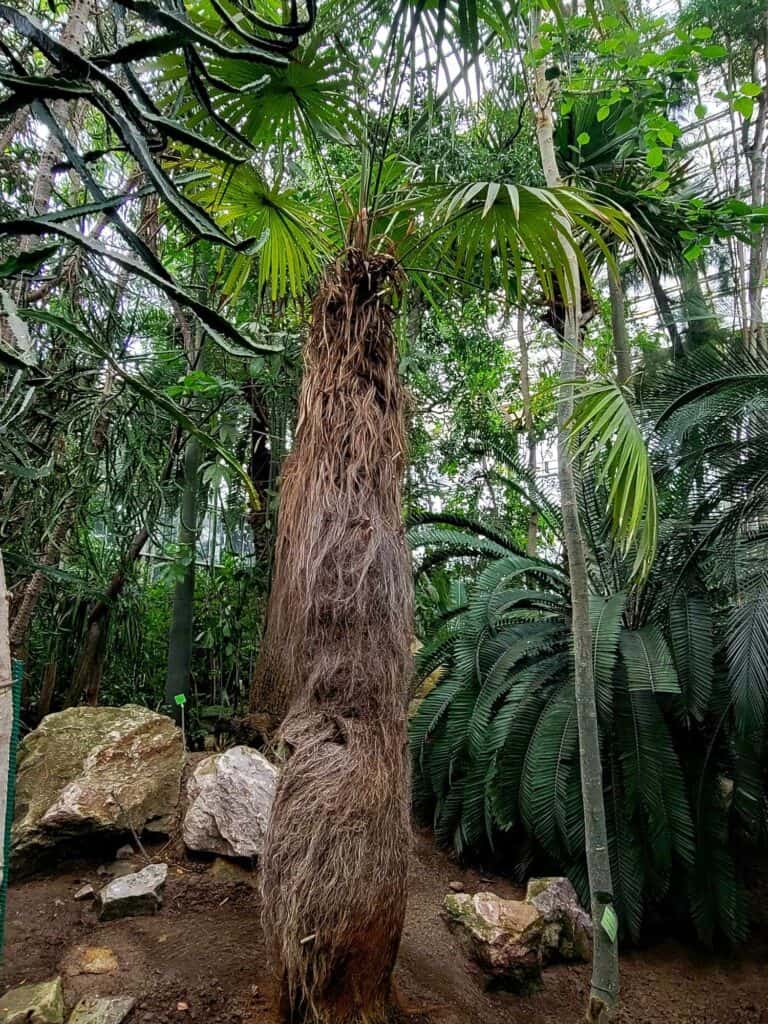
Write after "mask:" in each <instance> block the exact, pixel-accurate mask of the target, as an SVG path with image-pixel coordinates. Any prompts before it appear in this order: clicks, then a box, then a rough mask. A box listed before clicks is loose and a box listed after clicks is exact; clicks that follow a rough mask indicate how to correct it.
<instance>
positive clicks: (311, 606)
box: [262, 246, 413, 1024]
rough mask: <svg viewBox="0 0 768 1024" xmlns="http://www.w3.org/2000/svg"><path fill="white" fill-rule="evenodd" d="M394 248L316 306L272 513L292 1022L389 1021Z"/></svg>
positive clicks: (274, 890) (267, 887)
mask: <svg viewBox="0 0 768 1024" xmlns="http://www.w3.org/2000/svg"><path fill="white" fill-rule="evenodd" d="M397 280H398V269H397V263H396V261H395V260H394V258H392V257H390V256H388V255H386V254H372V253H367V252H366V251H365V250H364V249H363V248H362V246H361V247H360V248H350V249H348V250H346V252H345V253H343V254H342V255H341V256H340V257H339V258H338V260H337V261H336V263H335V264H333V265H332V266H331V267H329V268H328V270H327V271H326V274H325V276H324V279H323V281H322V282H321V285H320V288H319V291H318V294H317V296H316V297H315V300H314V302H313V306H312V322H311V327H310V332H309V337H308V339H307V342H306V345H305V350H304V377H303V381H302V387H301V395H300V405H299V420H298V426H297V432H296V443H295V446H294V449H293V451H292V452H291V454H290V456H289V457H288V459H287V460H286V463H285V468H284V472H283V480H282V495H281V503H280V514H279V519H278V534H277V545H276V553H275V576H274V584H273V587H272V592H271V595H270V609H269V623H270V640H271V642H272V643H274V644H276V645H277V646H278V648H279V650H280V651H282V652H285V653H284V655H283V656H282V657H278V658H276V659H275V660H274V662H273V665H274V666H275V671H276V684H277V695H276V698H275V706H276V707H277V706H278V705H280V704H282V705H283V706H285V707H288V709H289V711H288V715H287V718H286V719H285V721H284V722H283V724H282V727H281V729H280V732H279V742H280V744H281V747H282V749H283V750H284V751H286V753H287V755H288V757H287V761H286V764H285V766H284V768H283V771H282V774H281V776H280V780H279V782H278V787H277V793H276V796H275V801H274V804H273V808H272V817H271V820H270V824H269V829H268V833H267V839H266V845H265V849H264V856H263V874H262V884H263V890H264V895H265V898H264V911H263V915H264V927H265V932H266V935H267V938H268V940H269V943H270V946H271V948H272V951H273V956H274V958H275V961H276V964H277V967H278V969H279V971H280V974H281V976H282V984H283V1003H282V1007H281V1009H282V1014H283V1019H284V1020H285V1021H290V1022H292V1024H296V1022H313V1024H382V1022H383V1021H385V1020H386V1019H387V1017H388V1014H389V1004H390V1001H391V977H392V971H393V968H394V963H395V959H396V956H397V950H398V946H399V942H400V933H401V930H402V925H403V918H404V914H405V901H406V886H407V873H408V851H409V845H410V807H409V804H410V800H409V786H408V753H407V737H406V720H405V709H406V702H407V695H408V680H409V678H410V672H411V654H410V644H411V636H412V630H413V621H412V619H413V607H412V589H411V586H412V585H411V571H410V563H409V558H408V553H407V549H406V544H405V536H404V529H403V524H402V519H401V512H400V500H401V486H402V475H403V469H404V462H405V429H404V415H403V406H404V400H403V394H402V391H401V387H400V382H399V380H398V377H397V352H396V344H395V339H394V333H393V321H394V311H393V308H392V299H393V293H394V292H395V290H396V288H397Z"/></svg>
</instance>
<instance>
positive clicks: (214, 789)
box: [183, 746, 277, 857]
mask: <svg viewBox="0 0 768 1024" xmlns="http://www.w3.org/2000/svg"><path fill="white" fill-rule="evenodd" d="M276 782H277V771H276V769H275V768H274V766H273V765H272V764H271V763H270V762H269V761H268V760H267V759H266V757H264V755H263V754H260V753H259V751H258V750H253V749H252V748H251V747H244V746H239V747H232V748H230V749H229V750H225V751H223V753H221V754H213V755H212V756H211V757H206V758H205V759H204V760H203V761H201V762H200V764H199V765H198V766H197V768H196V769H195V772H194V774H193V775H192V777H191V778H190V780H189V786H188V791H187V797H188V806H187V811H186V814H185V815H184V829H183V832H184V843H185V844H186V846H187V847H188V848H189V849H190V850H196V851H199V852H203V853H217V854H221V855H223V856H225V857H259V856H261V852H262V850H263V849H264V837H265V835H266V831H267V822H268V821H269V813H270V810H271V807H272V801H273V799H274V796H275V786H276Z"/></svg>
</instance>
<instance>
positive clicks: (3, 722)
mask: <svg viewBox="0 0 768 1024" xmlns="http://www.w3.org/2000/svg"><path fill="white" fill-rule="evenodd" d="M14 685H15V684H14V681H13V669H12V664H11V645H10V636H9V629H8V592H7V590H6V586H5V569H4V566H3V555H2V552H0V957H2V952H3V939H4V934H5V898H6V893H7V891H8V853H9V849H10V839H11V823H12V821H13V792H14V780H15V773H16V741H17V738H18V703H17V702H18V691H17V692H16V694H14Z"/></svg>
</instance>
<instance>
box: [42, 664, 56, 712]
mask: <svg viewBox="0 0 768 1024" xmlns="http://www.w3.org/2000/svg"><path fill="white" fill-rule="evenodd" d="M56 671H57V670H56V662H55V661H49V662H48V664H47V665H46V666H45V668H44V669H43V679H42V682H41V684H40V697H39V699H38V702H37V717H38V720H39V721H42V720H43V719H44V718H45V716H46V715H47V714H49V713H50V710H51V703H52V701H53V694H54V691H55V690H56Z"/></svg>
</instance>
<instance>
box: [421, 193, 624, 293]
mask: <svg viewBox="0 0 768 1024" xmlns="http://www.w3.org/2000/svg"><path fill="white" fill-rule="evenodd" d="M411 206H412V210H413V213H414V214H418V215H420V216H423V217H424V218H425V221H426V226H427V231H426V233H425V234H424V236H423V237H422V238H421V239H419V240H418V241H416V242H415V243H414V245H413V247H412V249H411V250H410V252H411V253H417V252H419V251H420V250H422V249H423V248H425V247H426V246H431V247H436V248H437V250H438V251H439V252H441V253H445V254H446V255H447V256H448V257H449V259H450V260H451V262H452V266H453V270H454V272H455V273H456V274H457V275H460V276H464V277H469V272H470V271H471V270H472V269H474V268H475V267H477V266H479V267H480V270H481V275H482V280H483V284H484V287H485V288H490V287H492V286H495V287H498V288H501V289H502V290H504V291H507V293H508V294H510V295H512V293H513V290H514V289H515V288H517V289H519V288H520V287H521V286H522V279H523V268H524V266H525V267H531V266H532V267H533V269H534V271H535V272H536V276H537V277H538V279H539V281H540V282H541V285H542V287H543V288H544V290H545V293H546V294H548V295H550V296H551V295H553V294H554V293H555V289H556V286H557V288H559V291H560V293H562V294H569V293H570V292H571V291H572V289H573V287H574V284H575V282H572V281H568V280H567V279H566V274H567V270H566V269H564V268H567V267H568V266H569V265H570V263H571V260H572V257H574V256H575V257H576V259H577V261H578V264H579V267H580V270H581V273H582V275H583V276H584V278H585V279H586V280H588V279H589V268H588V266H587V264H586V261H585V259H584V256H583V253H582V249H581V247H580V245H579V244H577V243H576V242H575V241H574V238H579V237H588V238H590V239H592V240H594V242H595V244H596V245H598V247H599V248H600V249H601V250H602V251H605V254H606V258H610V253H609V252H608V251H607V248H606V246H605V243H604V242H603V240H602V237H601V232H602V231H603V230H605V229H608V230H610V231H611V232H612V233H613V234H615V235H616V236H617V237H619V238H621V239H623V240H628V239H629V237H630V234H631V232H630V224H629V221H628V219H627V218H626V216H625V215H624V214H623V213H622V211H621V210H619V209H618V208H616V207H612V206H609V205H607V204H604V203H599V202H595V201H593V199H592V197H591V196H590V195H589V194H587V193H585V192H579V191H577V190H575V189H570V188H557V189H545V188H534V187H530V186H523V185H519V186H518V185H512V184H509V183H503V182H497V181H475V182H472V183H470V184H467V185H461V186H459V187H453V186H438V185H435V186H431V187H425V188H424V189H423V190H422V194H421V197H420V199H419V200H418V201H417V202H416V203H411ZM409 255H410V253H409V251H408V250H406V253H405V254H404V257H403V259H404V262H406V263H407V262H408V259H409ZM515 298H517V299H519V298H520V295H519V294H516V295H515Z"/></svg>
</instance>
